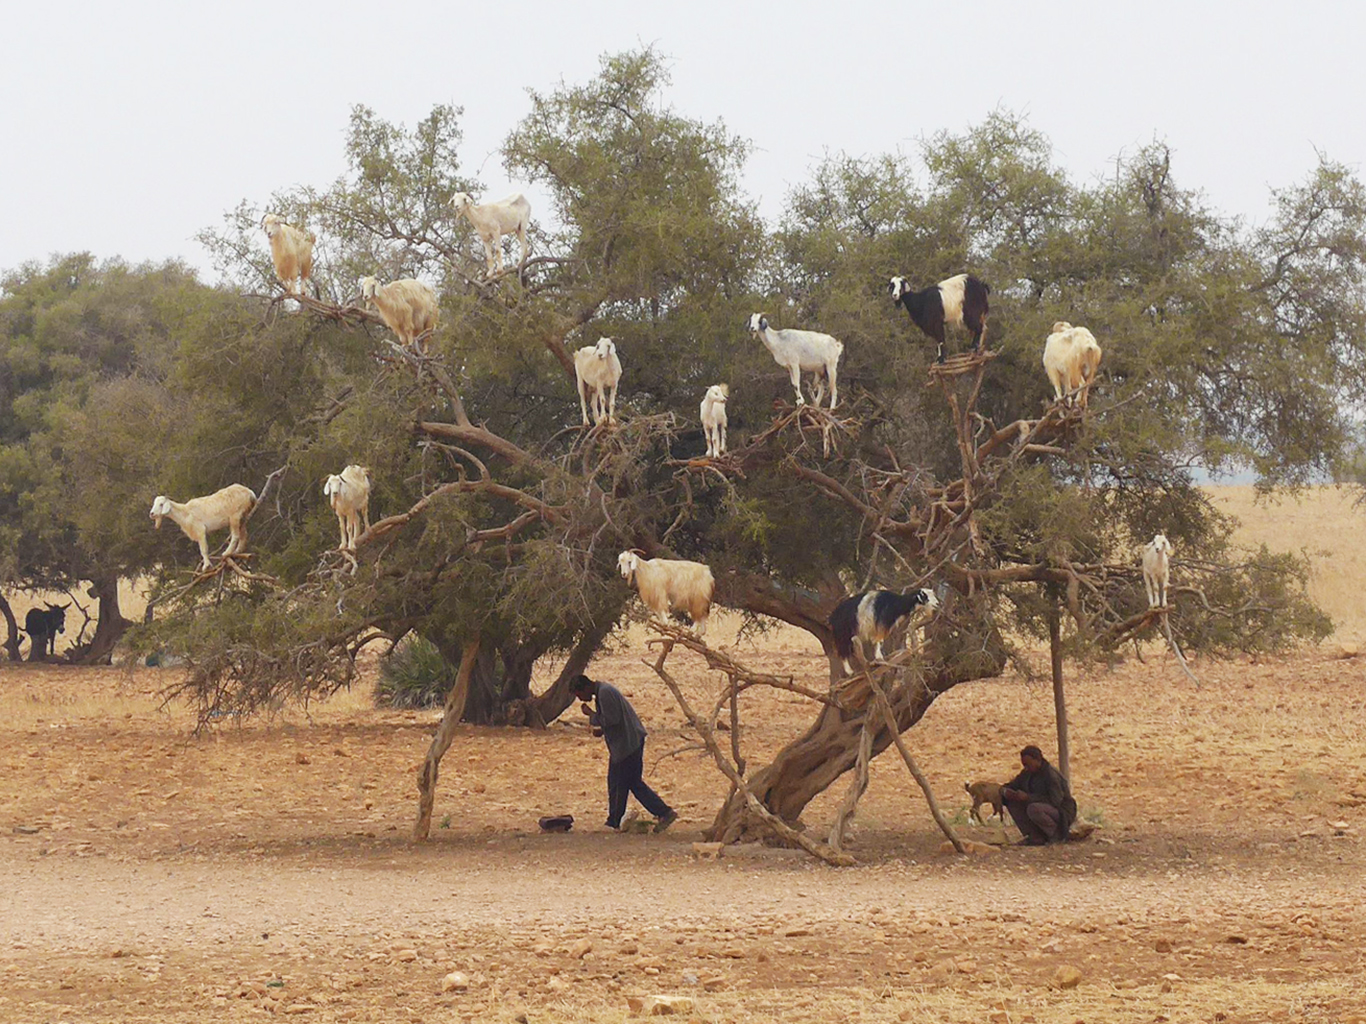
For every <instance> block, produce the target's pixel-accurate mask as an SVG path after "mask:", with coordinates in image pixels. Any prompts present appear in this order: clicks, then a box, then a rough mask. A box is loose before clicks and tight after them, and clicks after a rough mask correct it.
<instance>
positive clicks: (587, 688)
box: [569, 675, 598, 700]
mask: <svg viewBox="0 0 1366 1024" xmlns="http://www.w3.org/2000/svg"><path fill="white" fill-rule="evenodd" d="M569 688H570V691H571V692H572V693H573V694H574V696H575V697H577V698H578V699H579V700H592V699H593V698H594V697H595V696H596V695H597V692H598V684H597V683H595V682H593V680H591V679H589V678H588V677H587V676H585V675H577V676H575V677H574V681H573V682H572V683H570V684H569Z"/></svg>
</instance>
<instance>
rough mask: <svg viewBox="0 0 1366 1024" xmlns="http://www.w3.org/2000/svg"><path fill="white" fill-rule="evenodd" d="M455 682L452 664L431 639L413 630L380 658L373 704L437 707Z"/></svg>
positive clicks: (397, 706) (399, 706)
mask: <svg viewBox="0 0 1366 1024" xmlns="http://www.w3.org/2000/svg"><path fill="white" fill-rule="evenodd" d="M454 682H455V666H454V665H452V664H451V663H450V662H448V661H447V660H446V659H445V658H444V657H443V656H442V654H441V652H440V651H439V650H437V647H436V645H435V644H433V643H432V642H431V641H430V640H425V639H423V638H422V637H420V636H417V635H416V634H412V635H409V636H407V637H405V638H404V639H403V640H402V641H401V642H400V643H399V644H398V646H397V647H395V648H394V649H393V650H392V651H390V652H389V653H388V654H387V655H385V656H384V658H383V659H382V660H381V661H380V663H379V685H378V686H377V687H375V706H376V707H388V708H438V707H441V705H442V704H443V703H444V702H445V700H446V694H448V693H449V692H450V689H451V685H452V684H453V683H454Z"/></svg>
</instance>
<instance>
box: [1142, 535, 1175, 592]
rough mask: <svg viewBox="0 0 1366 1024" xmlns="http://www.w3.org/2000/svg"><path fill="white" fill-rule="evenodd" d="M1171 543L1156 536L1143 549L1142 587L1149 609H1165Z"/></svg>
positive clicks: (1164, 538)
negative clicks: (1146, 594)
mask: <svg viewBox="0 0 1366 1024" xmlns="http://www.w3.org/2000/svg"><path fill="white" fill-rule="evenodd" d="M1171 553H1172V546H1171V542H1170V541H1168V540H1167V537H1166V535H1165V534H1161V533H1159V534H1156V535H1154V536H1153V539H1152V540H1150V541H1148V544H1147V546H1146V547H1144V549H1143V586H1144V588H1145V589H1146V590H1147V591H1148V607H1149V608H1165V607H1167V583H1168V581H1169V580H1170V579H1171Z"/></svg>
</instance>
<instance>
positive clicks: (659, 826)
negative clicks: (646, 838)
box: [655, 811, 678, 835]
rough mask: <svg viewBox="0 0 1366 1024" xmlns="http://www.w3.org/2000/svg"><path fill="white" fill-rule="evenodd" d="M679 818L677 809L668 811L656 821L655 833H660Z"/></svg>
mask: <svg viewBox="0 0 1366 1024" xmlns="http://www.w3.org/2000/svg"><path fill="white" fill-rule="evenodd" d="M677 820H678V812H677V811H668V812H666V813H665V814H664V816H663V817H661V818H660V819H659V820H658V821H656V822H655V835H659V833H661V832H663V831H664V830H665V829H666V828H668V827H669V826H670V825H672V824H673V823H674V822H675V821H677Z"/></svg>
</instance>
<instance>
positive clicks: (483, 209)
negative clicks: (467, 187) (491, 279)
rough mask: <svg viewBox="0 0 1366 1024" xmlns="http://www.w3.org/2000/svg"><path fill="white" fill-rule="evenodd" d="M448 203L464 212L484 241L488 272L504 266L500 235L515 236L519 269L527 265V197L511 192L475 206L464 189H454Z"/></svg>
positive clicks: (528, 211) (529, 211)
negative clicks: (517, 244)
mask: <svg viewBox="0 0 1366 1024" xmlns="http://www.w3.org/2000/svg"><path fill="white" fill-rule="evenodd" d="M451 206H453V207H455V212H456V213H458V214H461V213H463V214H464V215H465V219H466V220H468V221H469V222H470V223H471V224H473V225H474V230H475V231H476V232H478V234H479V240H480V241H481V242H483V243H484V258H485V259H486V260H487V261H488V268H489V273H490V274H492V273H493V272H494V262H495V260H496V261H497V265H498V266H497V269H498V270H502V269H503V236H504V235H516V236H517V241H518V242H520V243H521V247H522V255H521V258H520V259H519V260H518V261H517V266H518V268H521V267H524V266H525V265H526V251H527V250H526V232H527V228H529V227H530V226H531V204H530V203H529V202H527V198H526V196H524V195H522V193H520V192H514V193H513V194H512V195H510V196H508V197H507V198H506V199H500V200H499V201H498V202H496V203H483V204H482V205H478V206H476V205H475V203H474V200H473V199H471V198H470V196H469V193H467V192H457V193H456V194H455V195H453V196H451Z"/></svg>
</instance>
